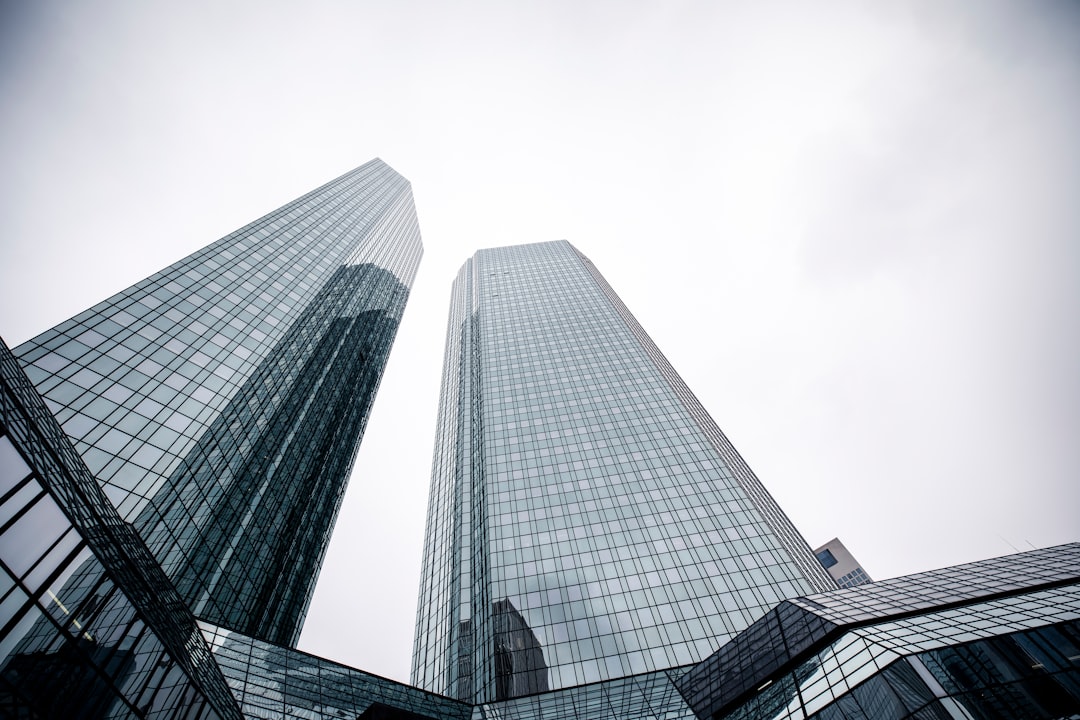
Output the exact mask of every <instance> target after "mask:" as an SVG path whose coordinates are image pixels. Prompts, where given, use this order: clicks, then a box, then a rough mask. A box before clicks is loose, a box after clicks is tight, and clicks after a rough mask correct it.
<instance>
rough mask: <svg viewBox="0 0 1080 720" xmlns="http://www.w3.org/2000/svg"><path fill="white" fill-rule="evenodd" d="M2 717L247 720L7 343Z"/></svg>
mask: <svg viewBox="0 0 1080 720" xmlns="http://www.w3.org/2000/svg"><path fill="white" fill-rule="evenodd" d="M0 716H3V717H12V718H16V717H18V718H22V717H42V718H54V717H55V718H75V717H78V718H98V717H100V718H106V717H110V718H111V717H117V718H121V717H153V718H163V719H164V718H188V719H190V720H196V719H203V718H206V719H210V718H215V719H216V718H234V719H236V720H239V718H240V717H241V714H240V711H239V708H238V707H237V705H236V702H235V700H234V699H233V696H232V694H231V692H230V690H229V687H228V685H227V684H226V681H225V678H224V676H223V675H222V673H221V671H220V670H219V669H218V667H217V665H215V664H214V662H213V660H212V656H211V654H210V651H209V648H208V647H207V646H206V644H205V643H204V642H203V641H202V638H201V636H200V635H199V630H198V627H197V625H196V623H195V618H194V617H193V616H192V615H191V613H190V612H189V611H188V610H187V608H186V607H185V606H184V604H183V603H182V602H181V600H180V598H179V596H178V595H177V593H176V590H175V589H174V588H173V587H172V585H171V584H170V583H169V581H168V579H166V577H165V575H164V574H163V573H162V571H161V569H160V568H159V567H158V566H157V564H156V563H155V562H154V560H153V558H152V557H151V556H150V553H149V551H148V550H147V548H146V546H145V545H144V544H143V543H142V541H141V540H140V539H139V537H138V536H137V535H136V534H135V533H134V532H132V530H131V528H130V526H129V525H127V524H126V523H124V522H123V520H121V519H120V517H119V516H118V515H117V513H116V510H115V509H114V508H113V507H112V505H111V504H110V503H109V502H108V500H106V498H105V496H104V494H103V493H102V491H101V488H100V487H99V486H98V485H97V483H96V482H95V481H94V478H93V476H91V474H90V471H89V470H88V469H87V468H86V465H85V464H83V462H82V460H81V459H80V458H79V456H78V455H77V454H76V453H75V450H74V449H73V448H72V447H71V444H70V442H69V441H68V439H67V437H65V435H64V433H63V431H62V430H61V429H60V426H59V425H58V424H57V423H56V421H55V420H54V419H53V417H52V415H50V413H49V412H48V410H46V409H45V406H44V403H43V402H42V400H41V398H40V397H39V396H38V395H37V393H36V392H35V391H34V389H33V387H32V386H31V384H30V381H29V379H27V377H26V376H25V375H24V374H23V373H22V370H21V369H20V368H19V366H18V363H17V362H16V361H15V358H14V357H13V356H12V355H11V353H10V351H9V350H8V349H7V346H5V345H4V344H3V343H0Z"/></svg>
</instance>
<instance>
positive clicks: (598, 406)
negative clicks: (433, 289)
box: [413, 241, 835, 702]
mask: <svg viewBox="0 0 1080 720" xmlns="http://www.w3.org/2000/svg"><path fill="white" fill-rule="evenodd" d="M426 532H427V536H426V540H425V542H426V545H425V554H424V560H423V570H422V578H421V588H420V596H419V603H418V611H417V626H416V639H415V645H414V657H413V682H414V683H416V684H417V685H419V686H420V687H423V688H426V689H429V690H433V691H435V692H440V693H443V694H446V695H450V696H453V697H457V698H460V699H463V700H468V701H472V702H489V701H494V700H501V699H507V698H510V697H514V696H516V695H521V694H526V693H529V692H537V691H538V690H543V689H548V688H550V689H551V690H557V689H560V688H570V687H573V686H577V685H582V684H586V683H595V682H598V681H604V680H611V679H615V678H621V677H625V676H630V675H635V674H639V673H648V672H654V671H660V670H664V669H667V668H672V667H678V666H686V665H690V664H692V663H695V662H697V661H699V660H701V659H703V658H705V657H707V656H708V655H709V654H710V653H712V652H713V651H714V650H715V649H716V648H717V647H718V646H720V645H722V644H723V643H724V642H725V641H727V640H728V639H730V638H732V637H734V636H735V635H736V634H737V633H738V632H740V631H741V630H743V629H745V628H746V627H748V626H749V625H750V624H751V623H752V622H753V621H754V620H756V619H757V618H758V617H760V616H761V615H763V614H765V613H766V612H767V611H768V610H769V609H770V608H771V607H772V606H773V605H775V604H776V603H777V602H779V601H780V600H782V599H784V598H787V597H794V596H798V595H805V594H809V593H813V592H820V591H823V590H827V589H829V588H833V587H835V584H834V583H833V582H832V581H831V579H830V578H829V577H828V576H827V575H826V574H825V572H824V570H823V569H822V567H821V565H820V564H819V563H818V562H817V560H816V559H815V558H814V556H813V555H812V554H811V552H810V548H809V546H808V545H807V544H806V542H805V541H804V540H803V539H802V538H801V537H800V536H799V534H798V533H797V532H796V531H795V529H794V528H793V527H792V525H791V523H790V522H789V521H788V519H787V518H786V517H785V516H784V514H783V512H782V511H781V510H780V509H779V508H778V507H777V505H776V503H775V502H774V501H773V500H772V498H771V497H770V496H769V494H768V493H767V492H766V491H765V489H764V488H763V487H762V485H761V483H760V482H759V481H758V479H757V478H756V477H755V476H754V474H753V472H751V471H750V469H749V468H748V467H747V466H746V464H745V463H744V462H743V460H742V459H741V458H740V457H739V455H738V453H737V452H736V451H735V450H734V448H733V447H732V446H731V444H730V443H729V442H728V440H727V438H726V437H725V436H724V435H723V433H722V432H721V431H720V430H719V428H718V427H717V426H716V424H715V423H714V422H713V421H712V419H711V418H710V417H709V415H708V413H707V412H705V410H704V409H703V408H702V406H701V404H700V403H699V402H698V401H697V399H696V398H695V397H694V395H693V394H692V393H691V392H690V391H689V389H688V388H687V387H686V385H685V383H684V382H683V381H682V380H681V378H679V376H678V375H677V374H676V373H675V371H674V370H673V369H672V367H671V365H670V364H669V363H668V362H667V360H666V359H665V358H664V356H663V355H662V354H661V353H660V351H659V350H658V349H657V348H656V346H655V345H654V344H653V343H652V341H651V340H650V339H649V337H648V335H646V334H645V332H644V330H642V328H641V327H640V325H639V324H638V323H637V321H636V320H635V319H634V317H633V316H632V315H631V314H630V313H629V311H628V310H627V309H626V307H625V306H624V305H623V303H622V302H621V301H620V300H619V298H618V296H617V295H616V294H615V293H614V291H613V290H612V289H611V287H610V286H609V285H608V284H607V282H606V281H605V280H604V278H603V277H602V276H601V275H600V273H599V272H598V271H597V270H596V268H595V267H594V266H593V265H592V263H591V262H590V261H589V260H588V259H587V258H586V257H585V256H583V255H582V254H581V253H580V252H578V251H577V250H576V249H575V248H574V247H573V246H572V245H570V244H569V243H568V242H565V241H558V242H550V243H540V244H535V245H524V246H515V247H505V248H497V249H491V250H481V251H479V252H477V253H476V254H475V255H474V256H473V257H472V258H471V259H470V260H469V261H468V262H466V263H465V265H464V267H462V269H461V271H460V273H459V274H458V277H457V280H456V282H455V283H454V288H453V293H452V300H451V310H450V320H449V327H448V331H447V345H446V360H445V365H444V371H443V380H442V397H441V403H440V410H439V424H438V431H437V439H436V448H435V458H434V465H433V471H432V484H431V493H430V500H429V507H428V524H427V531H426Z"/></svg>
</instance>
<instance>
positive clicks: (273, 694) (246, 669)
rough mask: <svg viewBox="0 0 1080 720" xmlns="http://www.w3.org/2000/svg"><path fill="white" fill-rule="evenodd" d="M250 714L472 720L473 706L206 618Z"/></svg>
mask: <svg viewBox="0 0 1080 720" xmlns="http://www.w3.org/2000/svg"><path fill="white" fill-rule="evenodd" d="M202 629H203V634H204V635H205V636H206V639H207V641H208V642H209V643H210V647H211V648H212V649H213V654H214V660H215V661H217V664H218V665H219V666H220V667H221V670H222V672H223V673H224V674H225V677H226V679H227V680H228V682H229V687H230V688H232V691H233V693H235V695H236V699H237V701H238V702H239V704H240V708H241V710H243V712H244V715H245V716H246V717H249V718H283V719H284V718H312V719H314V718H327V719H328V720H330V719H335V720H340V718H350V719H352V718H361V719H362V720H469V719H470V718H472V717H475V716H474V715H473V707H472V706H471V705H469V704H467V703H463V702H460V701H457V700H451V699H450V698H446V697H440V696H439V695H435V694H433V693H429V692H425V691H424V690H420V689H417V688H414V687H410V686H408V685H404V684H402V683H399V682H394V681H393V680H387V679H386V678H381V677H378V676H377V675H372V674H371V673H366V672H362V671H360V670H354V669H353V668H350V667H346V666H344V665H341V664H339V663H335V662H331V661H330V660H324V659H322V658H318V657H314V656H312V655H308V654H307V653H303V652H300V651H299V650H294V649H292V648H287V647H282V646H280V645H274V644H272V643H268V642H265V641H262V640H257V639H255V638H251V637H247V636H245V635H243V634H241V633H238V632H234V631H231V630H225V629H223V628H219V627H215V626H213V625H210V624H209V623H202Z"/></svg>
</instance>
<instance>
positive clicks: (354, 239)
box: [15, 160, 422, 644]
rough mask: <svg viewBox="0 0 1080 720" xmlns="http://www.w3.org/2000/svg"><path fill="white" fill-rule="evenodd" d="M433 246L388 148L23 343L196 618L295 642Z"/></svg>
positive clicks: (109, 488) (33, 369)
mask: <svg viewBox="0 0 1080 720" xmlns="http://www.w3.org/2000/svg"><path fill="white" fill-rule="evenodd" d="M421 253H422V247H421V243H420V234H419V229H418V226H417V223H416V215H415V210H414V208H413V202H412V193H411V189H410V187H409V183H408V182H407V181H406V180H405V179H404V178H402V177H401V176H400V175H398V174H397V173H396V172H394V171H393V170H392V169H391V168H390V167H389V166H387V165H386V164H385V163H383V162H382V161H380V160H373V161H371V162H369V163H367V164H365V165H363V166H361V167H359V168H357V169H356V170H353V171H351V172H349V173H347V174H345V175H343V176H341V177H340V178H338V179H336V180H333V181H331V182H329V183H327V184H326V185H324V186H322V187H320V188H318V189H316V190H314V191H312V192H310V193H308V194H306V195H304V196H303V197H301V198H299V199H297V200H295V201H293V202H291V203H289V204H287V205H285V206H283V207H282V208H280V209H278V210H276V211H274V212H272V213H270V214H268V215H266V216H265V217H262V218H260V219H258V220H256V221H254V222H252V223H250V224H248V225H246V226H245V227H243V228H241V229H240V230H237V231H236V232H234V233H231V234H230V235H228V236H226V237H224V238H222V239H220V240H218V241H217V242H215V243H212V244H211V245H209V246H207V247H206V248H204V249H202V250H200V251H198V252H196V253H194V254H193V255H191V256H189V257H187V258H184V259H183V260H180V261H179V262H177V263H174V264H173V265H171V266H169V267H168V268H165V269H164V270H162V271H161V272H158V273H156V274H154V275H152V276H151V277H149V278H147V279H146V280H143V281H142V282H139V283H137V284H136V285H134V286H132V287H130V288H128V289H127V290H124V291H123V292H120V293H118V294H117V295H115V296H113V297H111V298H109V299H108V300H105V301H104V302H102V303H99V304H98V305H96V306H94V307H92V308H90V309H89V310H87V311H86V312H83V313H80V314H79V315H77V316H76V317H74V318H72V319H71V320H68V321H66V322H64V323H61V324H60V325H58V326H57V327H55V328H53V329H51V330H49V331H47V332H45V333H42V334H41V335H39V336H38V337H36V338H34V339H32V340H30V341H28V342H26V343H24V344H23V345H21V346H20V347H18V348H16V350H15V354H16V356H18V358H19V361H20V363H21V364H22V366H23V367H24V369H25V371H26V373H27V375H28V376H29V377H30V379H31V380H32V381H33V383H34V385H35V386H36V387H37V389H38V391H39V392H40V393H41V395H42V396H43V397H44V398H45V402H46V403H47V405H48V407H49V410H50V411H52V413H53V414H54V415H55V416H56V418H57V420H58V421H59V422H60V424H61V425H62V427H63V429H64V431H65V432H66V433H67V435H68V436H69V437H70V438H71V439H72V441H73V442H74V445H75V448H76V450H77V451H78V452H79V454H80V456H81V457H82V458H83V460H84V461H85V463H86V464H87V466H88V467H89V469H90V471H91V472H92V473H93V475H94V476H95V477H96V478H97V480H98V481H99V482H100V483H101V485H102V488H103V489H104V492H105V494H106V496H107V497H108V498H109V500H110V501H111V502H112V503H113V505H114V506H115V507H116V508H117V509H118V510H119V512H120V515H121V516H122V517H123V518H124V520H126V521H127V522H129V523H131V525H132V526H133V527H134V528H135V530H136V531H137V532H138V533H139V535H140V536H141V537H142V539H143V540H144V541H145V542H146V544H147V545H148V547H149V548H150V551H151V552H152V553H153V555H154V557H155V558H156V560H157V562H158V564H159V565H160V566H161V568H163V569H164V571H165V573H166V574H167V575H168V577H169V578H170V579H171V580H172V582H173V584H174V585H175V586H176V588H177V590H178V591H179V592H180V594H181V596H182V598H183V599H184V602H185V603H186V604H187V606H188V607H189V608H191V609H192V610H193V611H194V612H195V613H196V614H197V615H198V616H199V617H202V618H206V619H208V620H211V621H213V622H216V623H219V624H222V625H225V626H228V627H232V628H235V629H238V630H241V631H243V632H246V633H248V634H251V635H254V636H257V637H261V638H264V639H267V640H271V641H274V642H278V643H282V644H292V643H294V642H295V641H296V639H297V637H298V636H299V633H300V628H301V624H302V621H303V618H304V615H305V613H306V611H307V606H308V602H309V600H310V595H311V592H312V590H313V588H314V582H315V578H316V576H317V574H318V570H319V567H320V565H321V563H322V558H323V555H324V553H325V549H326V544H327V541H328V539H329V534H330V530H331V528H332V526H333V523H334V519H335V518H336V515H337V511H338V507H339V504H340V501H341V498H342V495H343V492H344V488H345V483H346V481H347V479H348V476H349V473H350V470H351V466H352V461H353V458H354V456H355V453H356V449H357V447H358V445H359V442H360V438H361V436H362V434H363V431H364V426H365V424H366V421H367V417H368V415H369V411H370V408H371V403H372V401H373V399H374V396H375V391H376V389H377V387H378V384H379V380H380V378H381V376H382V371H383V368H384V366H385V363H386V359H387V355H388V353H389V350H390V346H391V343H392V341H393V338H394V335H395V332H396V330H397V326H398V323H399V321H400V319H401V314H402V311H403V309H404V306H405V302H406V300H407V298H408V294H409V288H410V286H411V284H412V281H413V278H414V276H415V273H416V268H417V265H418V263H419V260H420V255H421Z"/></svg>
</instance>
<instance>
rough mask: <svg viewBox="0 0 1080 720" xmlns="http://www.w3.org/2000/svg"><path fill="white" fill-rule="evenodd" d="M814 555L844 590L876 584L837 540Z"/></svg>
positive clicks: (820, 548)
mask: <svg viewBox="0 0 1080 720" xmlns="http://www.w3.org/2000/svg"><path fill="white" fill-rule="evenodd" d="M814 555H816V556H817V559H818V560H819V561H820V562H821V564H822V566H824V568H825V569H826V570H828V571H829V575H831V576H832V579H833V580H835V581H836V584H837V585H839V586H840V587H842V588H848V587H855V586H856V585H864V584H866V583H869V582H874V581H873V580H872V579H871V578H870V576H869V575H867V574H866V571H865V570H863V569H862V566H861V565H859V561H858V560H856V559H855V558H854V557H852V555H851V553H850V552H848V549H847V548H846V547H844V543H842V542H840V541H839V540H838V539H836V538H833V539H832V540H830V541H829V542H827V543H825V544H824V545H822V546H821V547H819V548H817V549H816V550H814Z"/></svg>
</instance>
